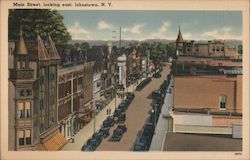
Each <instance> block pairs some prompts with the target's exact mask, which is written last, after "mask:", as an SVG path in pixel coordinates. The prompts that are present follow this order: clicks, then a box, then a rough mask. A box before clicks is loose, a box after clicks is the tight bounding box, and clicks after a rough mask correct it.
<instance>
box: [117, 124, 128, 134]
mask: <svg viewBox="0 0 250 160" xmlns="http://www.w3.org/2000/svg"><path fill="white" fill-rule="evenodd" d="M117 129H121V130H122V132H123V133H125V132H127V127H126V125H125V124H119V125H118V126H117Z"/></svg>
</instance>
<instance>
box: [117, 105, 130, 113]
mask: <svg viewBox="0 0 250 160" xmlns="http://www.w3.org/2000/svg"><path fill="white" fill-rule="evenodd" d="M127 108H128V105H127V104H125V103H121V104H119V106H118V109H120V110H121V111H122V112H125V111H126V110H127Z"/></svg>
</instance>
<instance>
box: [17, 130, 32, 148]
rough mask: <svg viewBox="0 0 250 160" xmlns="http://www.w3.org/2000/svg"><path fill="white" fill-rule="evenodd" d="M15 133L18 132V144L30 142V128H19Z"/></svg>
mask: <svg viewBox="0 0 250 160" xmlns="http://www.w3.org/2000/svg"><path fill="white" fill-rule="evenodd" d="M17 134H18V142H19V146H23V145H30V144H31V130H30V129H26V130H19V131H18V133H17Z"/></svg>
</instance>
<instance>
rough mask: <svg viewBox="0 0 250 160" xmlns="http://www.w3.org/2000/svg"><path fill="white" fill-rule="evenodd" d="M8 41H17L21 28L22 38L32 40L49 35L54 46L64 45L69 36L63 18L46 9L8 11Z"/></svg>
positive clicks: (69, 38) (55, 12) (56, 12)
mask: <svg viewBox="0 0 250 160" xmlns="http://www.w3.org/2000/svg"><path fill="white" fill-rule="evenodd" d="M8 25H9V40H16V39H18V36H19V32H20V27H21V26H22V30H23V35H24V38H25V39H27V40H34V39H36V37H37V34H39V35H40V36H41V37H42V38H46V37H47V35H50V36H51V37H52V39H53V41H54V42H55V44H56V45H63V44H66V43H67V42H68V41H69V40H71V36H70V34H69V32H68V31H67V28H66V27H65V25H64V23H63V16H62V15H60V14H59V13H58V11H55V10H48V9H14V10H10V11H9V22H8Z"/></svg>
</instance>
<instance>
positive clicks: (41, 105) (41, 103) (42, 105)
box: [39, 92, 45, 110]
mask: <svg viewBox="0 0 250 160" xmlns="http://www.w3.org/2000/svg"><path fill="white" fill-rule="evenodd" d="M39 99H40V110H43V108H44V99H45V96H44V92H40V98H39Z"/></svg>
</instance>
